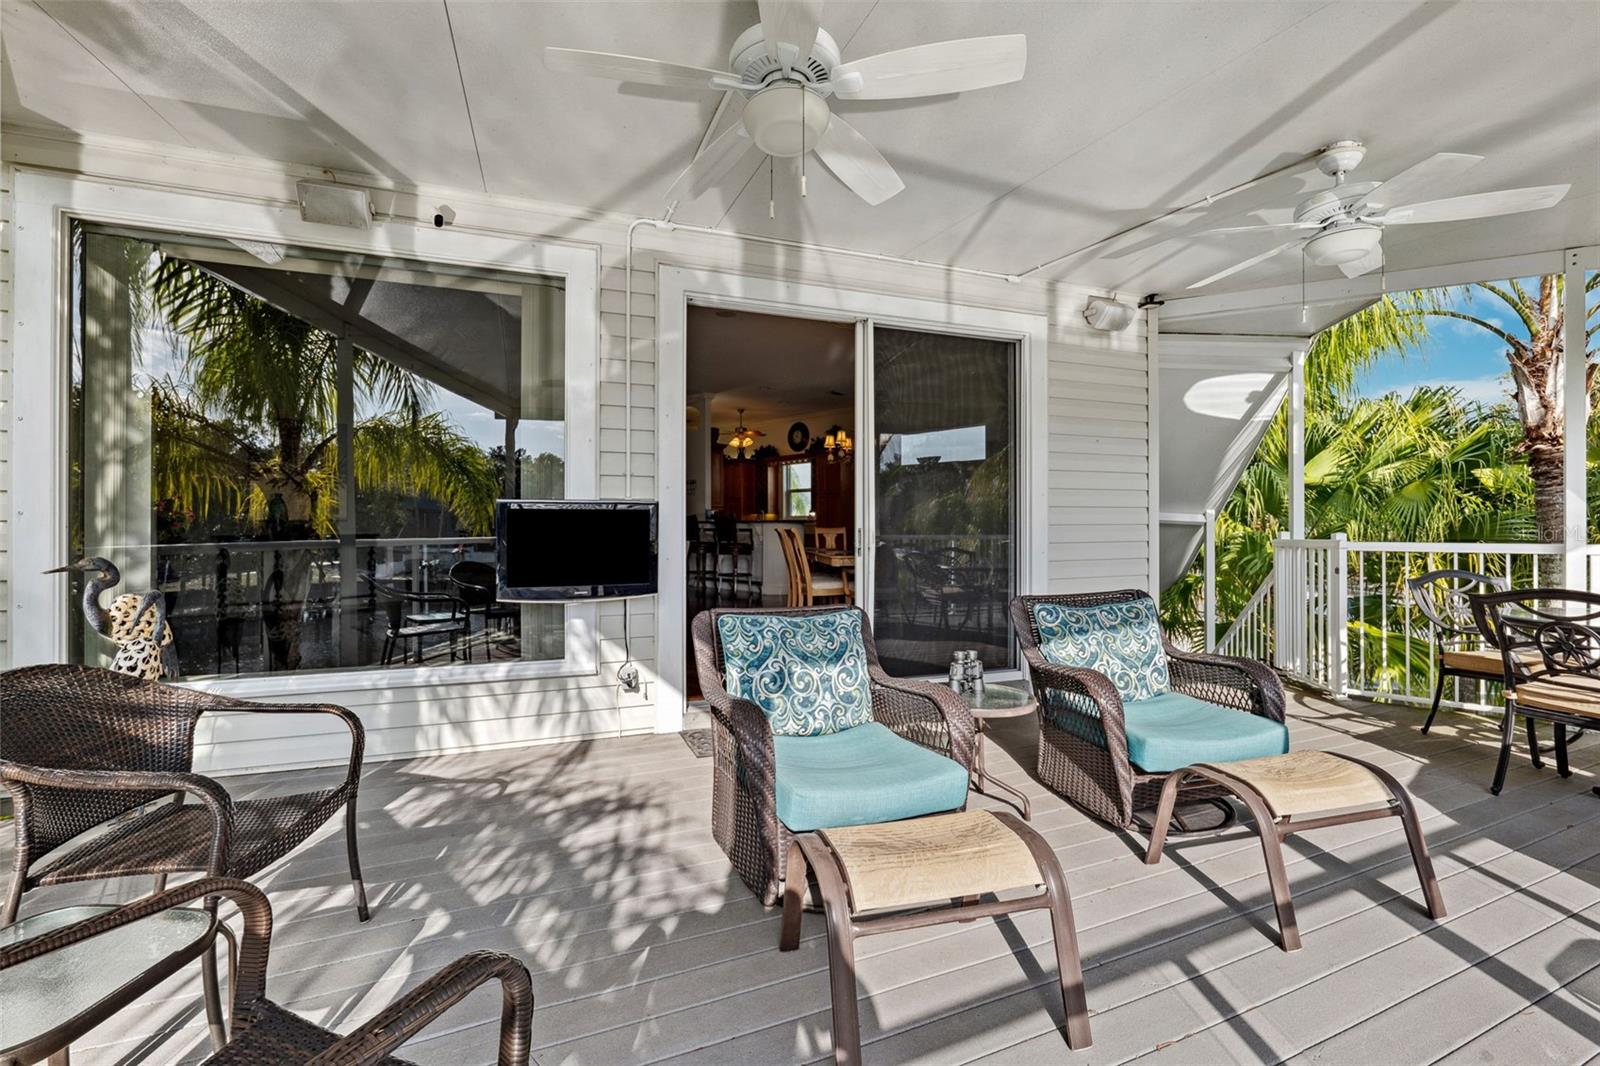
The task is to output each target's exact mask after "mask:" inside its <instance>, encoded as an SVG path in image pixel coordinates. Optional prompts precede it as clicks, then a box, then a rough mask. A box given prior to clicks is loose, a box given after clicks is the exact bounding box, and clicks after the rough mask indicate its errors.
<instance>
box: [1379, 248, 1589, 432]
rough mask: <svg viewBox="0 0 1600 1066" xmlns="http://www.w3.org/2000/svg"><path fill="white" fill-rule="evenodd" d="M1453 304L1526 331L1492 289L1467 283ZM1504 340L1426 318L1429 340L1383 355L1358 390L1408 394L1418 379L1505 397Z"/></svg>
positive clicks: (1516, 332) (1468, 393) (1474, 394)
mask: <svg viewBox="0 0 1600 1066" xmlns="http://www.w3.org/2000/svg"><path fill="white" fill-rule="evenodd" d="M1522 284H1523V287H1524V288H1526V289H1528V291H1529V292H1537V291H1538V284H1539V280H1538V279H1537V278H1523V279H1522ZM1596 299H1600V291H1597V292H1595V293H1591V294H1590V300H1589V303H1590V306H1593V304H1594V302H1595V300H1596ZM1450 306H1453V307H1454V308H1455V309H1456V310H1459V311H1463V312H1465V313H1467V314H1470V315H1476V316H1477V317H1479V318H1482V319H1485V320H1486V321H1489V322H1492V323H1494V324H1495V325H1498V326H1500V327H1501V328H1503V329H1505V330H1506V331H1507V332H1508V333H1510V334H1511V335H1512V336H1514V337H1526V336H1527V335H1528V331H1527V328H1526V327H1525V326H1523V324H1522V323H1521V322H1520V321H1519V320H1518V319H1517V316H1516V314H1515V313H1514V312H1513V311H1512V310H1511V308H1509V307H1507V306H1506V305H1505V304H1504V303H1502V302H1501V300H1500V298H1499V297H1497V296H1495V295H1494V294H1493V293H1488V292H1484V291H1482V290H1481V289H1468V290H1467V291H1466V292H1465V293H1464V294H1462V295H1459V296H1456V297H1454V298H1453V299H1452V300H1451V301H1450ZM1505 350H1506V345H1505V342H1504V341H1502V340H1500V339H1499V338H1498V337H1495V336H1494V335H1493V334H1491V333H1489V332H1488V331H1487V330H1484V329H1482V328H1480V327H1478V326H1475V325H1473V324H1472V323H1470V322H1462V321H1460V320H1459V319H1450V318H1433V319H1429V329H1428V340H1427V342H1426V343H1425V344H1424V345H1423V346H1422V348H1421V349H1420V350H1418V351H1416V352H1413V353H1411V354H1409V355H1406V356H1398V355H1385V356H1383V357H1382V358H1380V359H1379V360H1378V361H1377V362H1376V363H1374V364H1373V365H1372V366H1371V367H1369V368H1368V369H1367V371H1366V372H1365V373H1364V374H1363V375H1362V376H1361V377H1360V378H1359V379H1358V380H1357V382H1356V388H1357V391H1358V392H1359V394H1360V395H1362V396H1379V395H1382V394H1383V393H1386V392H1391V391H1395V392H1400V393H1402V394H1409V393H1410V391H1411V390H1412V389H1413V388H1416V387H1417V386H1419V385H1449V386H1451V387H1453V388H1455V389H1458V390H1459V391H1460V392H1461V395H1462V396H1463V397H1464V398H1465V399H1468V400H1475V401H1478V402H1479V403H1485V404H1490V403H1502V402H1506V401H1507V400H1508V398H1509V396H1510V392H1511V375H1510V372H1509V371H1508V370H1507V368H1506V358H1505Z"/></svg>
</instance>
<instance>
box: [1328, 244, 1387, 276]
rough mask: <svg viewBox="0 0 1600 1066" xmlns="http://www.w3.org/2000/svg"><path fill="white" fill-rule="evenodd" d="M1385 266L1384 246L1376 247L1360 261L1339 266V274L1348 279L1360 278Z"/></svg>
mask: <svg viewBox="0 0 1600 1066" xmlns="http://www.w3.org/2000/svg"><path fill="white" fill-rule="evenodd" d="M1381 266H1383V245H1381V244H1378V245H1375V246H1374V247H1373V249H1372V251H1370V252H1368V253H1367V254H1366V255H1364V256H1362V257H1361V258H1360V259H1356V260H1352V261H1351V262H1348V263H1340V264H1339V272H1340V273H1341V274H1343V275H1344V276H1345V277H1347V278H1359V277H1360V276H1361V275H1363V274H1370V273H1372V272H1373V271H1374V270H1377V269H1378V268H1379V267H1381Z"/></svg>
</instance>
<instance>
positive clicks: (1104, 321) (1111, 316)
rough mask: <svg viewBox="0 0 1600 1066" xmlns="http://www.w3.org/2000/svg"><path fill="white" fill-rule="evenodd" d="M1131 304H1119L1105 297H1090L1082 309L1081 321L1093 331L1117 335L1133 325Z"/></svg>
mask: <svg viewBox="0 0 1600 1066" xmlns="http://www.w3.org/2000/svg"><path fill="white" fill-rule="evenodd" d="M1133 312H1134V308H1133V305H1132V304H1125V303H1121V302H1119V301H1117V300H1113V299H1111V298H1110V297H1107V296H1091V297H1089V301H1088V303H1086V304H1084V307H1083V320H1084V321H1085V322H1087V323H1089V325H1091V326H1093V327H1094V328H1095V329H1098V330H1104V331H1105V332H1107V333H1118V332H1121V331H1122V330H1125V329H1127V328H1128V327H1129V326H1130V325H1132V324H1133Z"/></svg>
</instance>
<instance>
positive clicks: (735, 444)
mask: <svg viewBox="0 0 1600 1066" xmlns="http://www.w3.org/2000/svg"><path fill="white" fill-rule="evenodd" d="M755 446H756V436H755V433H754V432H753V431H752V430H751V429H750V427H749V426H746V425H745V424H744V408H743V407H741V408H739V428H737V429H735V430H734V431H733V433H732V435H730V436H729V437H728V443H727V445H726V446H725V447H724V449H723V454H724V455H726V456H727V457H728V458H729V459H732V460H734V461H738V460H740V459H749V458H750V457H751V456H752V455H753V454H754V450H755Z"/></svg>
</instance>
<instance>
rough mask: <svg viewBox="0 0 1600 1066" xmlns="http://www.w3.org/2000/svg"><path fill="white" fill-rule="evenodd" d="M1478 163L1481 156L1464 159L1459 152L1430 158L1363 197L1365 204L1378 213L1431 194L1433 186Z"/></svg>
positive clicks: (1446, 181) (1463, 172) (1444, 182)
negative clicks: (1425, 194) (1428, 193)
mask: <svg viewBox="0 0 1600 1066" xmlns="http://www.w3.org/2000/svg"><path fill="white" fill-rule="evenodd" d="M1481 162H1483V156H1481V155H1464V154H1462V153H1460V152H1440V153H1439V154H1438V155H1431V156H1429V157H1428V158H1426V159H1424V160H1423V161H1422V162H1420V163H1417V164H1414V165H1413V166H1410V167H1407V168H1406V169H1405V170H1402V171H1401V172H1400V173H1398V174H1396V175H1395V176H1394V177H1392V178H1390V179H1389V180H1388V181H1386V182H1383V183H1382V184H1380V185H1379V186H1378V187H1377V189H1376V190H1374V191H1373V192H1372V193H1371V194H1370V195H1369V196H1367V198H1366V204H1367V205H1368V207H1370V208H1372V209H1375V210H1382V209H1384V208H1389V207H1393V206H1394V205H1395V204H1403V203H1406V202H1407V201H1410V200H1415V199H1416V198H1417V197H1418V196H1420V195H1422V194H1424V193H1427V192H1431V191H1432V190H1433V188H1434V187H1435V186H1438V185H1444V184H1446V183H1448V182H1451V181H1454V180H1455V179H1456V178H1459V177H1460V176H1461V175H1463V174H1465V173H1466V172H1467V171H1469V170H1471V169H1472V168H1473V167H1475V166H1477V165H1478V164H1479V163H1481ZM1362 210H1366V208H1363V209H1362Z"/></svg>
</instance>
